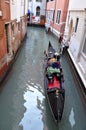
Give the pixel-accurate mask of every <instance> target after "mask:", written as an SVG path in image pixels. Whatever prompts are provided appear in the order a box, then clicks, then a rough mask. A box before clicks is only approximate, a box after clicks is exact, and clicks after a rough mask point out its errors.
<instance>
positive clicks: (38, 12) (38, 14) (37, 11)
mask: <svg viewBox="0 0 86 130" xmlns="http://www.w3.org/2000/svg"><path fill="white" fill-rule="evenodd" d="M36 16H40V7H39V6H37V8H36Z"/></svg>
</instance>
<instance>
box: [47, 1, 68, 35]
mask: <svg viewBox="0 0 86 130" xmlns="http://www.w3.org/2000/svg"><path fill="white" fill-rule="evenodd" d="M68 5H69V0H48V1H47V5H46V26H47V25H48V27H49V28H50V29H51V31H52V32H53V33H55V34H56V35H57V36H58V37H59V36H60V35H61V34H63V33H64V29H65V24H66V17H67V11H68Z"/></svg>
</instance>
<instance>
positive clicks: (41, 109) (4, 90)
mask: <svg viewBox="0 0 86 130" xmlns="http://www.w3.org/2000/svg"><path fill="white" fill-rule="evenodd" d="M49 41H51V43H52V44H53V46H54V48H55V49H56V50H57V51H59V43H58V39H57V38H55V37H54V36H53V35H51V34H49V35H48V34H46V32H45V29H44V28H39V27H28V29H27V37H26V40H25V41H24V43H23V46H22V48H21V49H20V50H19V52H18V55H17V57H16V59H15V63H14V65H13V66H12V68H11V70H10V72H9V74H8V76H7V78H6V79H5V81H4V83H3V84H2V86H1V90H0V130H86V111H85V108H84V105H83V103H82V100H81V98H80V96H79V93H78V90H77V87H76V83H75V81H74V78H73V76H72V71H71V68H70V66H69V64H68V61H67V60H66V58H65V57H64V56H63V57H62V58H61V64H62V67H63V70H64V76H65V90H66V95H65V107H64V112H63V118H62V120H61V122H60V123H59V125H57V124H56V123H55V122H54V120H53V117H52V114H51V112H50V109H49V106H48V102H47V99H46V96H45V92H44V75H43V73H44V53H43V51H44V49H46V48H47V46H48V42H49Z"/></svg>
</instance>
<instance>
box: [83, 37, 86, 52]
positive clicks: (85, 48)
mask: <svg viewBox="0 0 86 130" xmlns="http://www.w3.org/2000/svg"><path fill="white" fill-rule="evenodd" d="M83 53H85V54H86V37H85V40H84V46H83Z"/></svg>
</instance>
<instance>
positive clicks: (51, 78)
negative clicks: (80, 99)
mask: <svg viewBox="0 0 86 130" xmlns="http://www.w3.org/2000/svg"><path fill="white" fill-rule="evenodd" d="M44 54H45V55H46V61H45V62H46V63H45V72H44V87H45V91H46V95H47V99H48V103H49V106H50V109H51V112H52V115H53V117H54V119H55V121H56V122H57V123H58V122H59V121H61V119H62V115H63V110H64V101H65V89H64V75H63V70H62V67H61V64H60V56H59V54H57V53H56V51H55V49H54V48H53V47H52V45H51V43H50V42H49V45H48V52H47V53H46V51H44Z"/></svg>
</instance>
